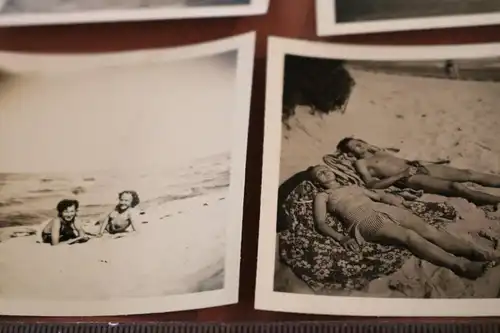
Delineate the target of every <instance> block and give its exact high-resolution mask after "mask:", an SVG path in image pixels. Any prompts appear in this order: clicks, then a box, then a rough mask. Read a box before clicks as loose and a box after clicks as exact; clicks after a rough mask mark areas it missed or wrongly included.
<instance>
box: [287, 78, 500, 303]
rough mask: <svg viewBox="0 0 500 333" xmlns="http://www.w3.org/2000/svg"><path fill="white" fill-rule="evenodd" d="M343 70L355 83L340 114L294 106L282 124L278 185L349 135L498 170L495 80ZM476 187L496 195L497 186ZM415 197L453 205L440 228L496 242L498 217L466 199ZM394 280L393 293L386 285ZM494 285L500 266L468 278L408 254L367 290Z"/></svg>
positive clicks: (454, 290)
mask: <svg viewBox="0 0 500 333" xmlns="http://www.w3.org/2000/svg"><path fill="white" fill-rule="evenodd" d="M350 72H351V74H352V76H353V78H354V80H355V81H356V86H355V88H354V90H353V94H352V96H351V99H350V101H349V104H348V107H347V109H346V112H345V114H339V113H334V114H330V115H326V116H320V115H311V114H310V112H309V109H308V108H305V107H304V108H298V109H297V113H296V115H295V116H294V117H293V118H291V120H290V126H291V128H292V129H291V130H287V129H286V128H285V126H283V140H282V151H281V164H280V182H283V181H284V180H286V179H287V178H289V177H290V176H292V175H294V174H295V173H297V172H299V171H301V170H304V169H305V168H307V167H308V166H310V165H315V164H318V163H321V161H322V157H323V156H324V155H325V154H328V153H332V152H334V151H335V147H336V144H337V143H338V141H339V140H340V139H342V138H344V137H346V136H352V135H353V136H356V137H359V138H362V139H364V140H366V141H368V142H370V143H372V144H375V145H377V146H379V147H396V148H399V149H401V152H400V153H399V154H398V155H399V156H401V157H403V158H408V159H425V160H436V159H441V158H448V159H450V160H451V164H452V165H454V166H456V167H459V168H471V169H474V170H478V171H483V172H491V173H497V174H498V173H500V142H499V140H498V133H499V127H500V112H499V110H498V105H500V83H488V82H469V81H467V82H465V81H448V80H442V79H431V78H419V77H408V76H400V75H389V74H377V73H373V72H364V71H360V70H351V71H350ZM483 190H485V191H488V192H490V193H494V194H497V195H500V189H484V188H483ZM422 199H423V200H427V201H447V202H448V203H449V204H450V205H452V206H453V207H455V209H457V211H458V212H459V214H460V216H461V219H460V220H458V221H457V222H456V223H450V224H449V225H447V227H446V229H447V230H448V231H449V232H453V233H455V234H457V235H459V236H461V237H464V238H466V239H469V240H470V241H473V242H476V243H478V244H481V245H483V246H489V247H491V246H492V243H491V242H489V241H486V240H485V239H482V238H479V237H478V236H477V233H478V232H479V231H481V230H488V231H490V232H491V233H492V235H493V236H495V237H496V238H499V239H500V221H499V220H494V219H489V218H487V216H486V214H485V212H484V211H483V210H481V209H479V208H477V207H476V206H474V205H473V204H470V203H468V202H467V201H466V200H464V199H457V198H454V199H449V198H445V197H441V196H437V195H424V197H423V198H422ZM395 285H398V286H399V287H400V289H399V291H397V292H396V291H394V290H393V289H391V288H389V286H392V288H393V287H394V286H395ZM291 288H292V289H293V288H294V287H293V286H292V287H291ZM298 288H299V289H300V286H299V287H298ZM499 289H500V268H495V269H492V270H490V271H489V272H488V275H486V276H485V277H483V278H482V279H480V280H478V281H476V282H470V281H466V280H464V279H460V278H458V277H457V276H456V275H454V274H453V273H451V272H450V271H448V270H445V269H441V268H439V269H438V268H437V267H436V266H433V265H431V264H428V263H424V264H422V262H421V261H420V260H417V259H416V258H413V259H411V260H410V261H409V262H407V263H406V264H405V266H404V267H403V268H402V269H401V270H400V271H399V272H397V273H395V274H394V275H392V276H390V277H387V278H383V279H380V280H378V281H373V282H372V284H371V285H370V286H369V289H368V290H369V292H370V294H371V295H381V296H393V297H401V296H408V297H497V293H498V291H499ZM402 290H403V291H402Z"/></svg>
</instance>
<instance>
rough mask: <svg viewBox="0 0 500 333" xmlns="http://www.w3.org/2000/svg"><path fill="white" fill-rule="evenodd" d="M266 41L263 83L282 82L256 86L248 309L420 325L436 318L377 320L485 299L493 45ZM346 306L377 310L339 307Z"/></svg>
mask: <svg viewBox="0 0 500 333" xmlns="http://www.w3.org/2000/svg"><path fill="white" fill-rule="evenodd" d="M273 42H274V43H275V45H277V46H275V47H274V48H272V47H271V50H274V53H273V52H272V51H271V52H270V55H269V56H270V57H275V58H276V60H275V62H274V63H273V61H272V60H270V65H269V66H270V68H271V72H273V71H274V73H269V75H273V76H274V77H281V80H282V81H281V82H279V81H278V80H279V79H278V78H276V79H269V78H268V80H271V81H270V83H269V84H270V87H268V96H267V98H268V104H267V105H266V128H268V129H269V131H268V132H266V133H265V144H264V167H263V170H264V173H263V183H262V186H263V187H262V203H261V230H260V236H259V237H260V240H259V251H260V252H259V274H258V278H257V284H258V286H257V302H256V304H257V306H258V307H259V308H263V309H274V310H284V311H286V310H287V309H288V310H291V311H293V312H302V311H304V312H313V313H329V314H353V315H355V314H363V315H395V314H397V313H400V315H431V316H432V315H439V314H440V313H442V312H443V311H444V312H446V309H445V310H443V311H441V312H440V311H436V312H434V313H433V312H432V311H430V310H429V308H426V307H425V306H422V307H420V308H419V309H420V311H415V312H416V313H415V314H411V313H409V312H411V311H409V309H410V308H411V306H413V305H412V304H414V303H411V302H410V301H409V302H410V303H405V304H402V305H401V307H400V308H399V311H398V310H395V311H393V312H390V311H389V310H388V309H389V305H391V307H393V306H392V304H393V303H392V302H393V300H396V299H397V300H401V299H412V300H421V299H441V300H446V299H454V300H459V299H480V300H484V299H490V300H491V301H495V299H496V298H498V297H499V295H500V267H499V266H498V261H499V260H500V248H499V247H498V244H499V240H500V164H499V161H500V144H499V143H498V126H499V125H500V114H499V113H498V110H497V105H498V103H499V102H500V100H499V97H498V96H499V94H500V56H499V55H500V46H498V45H496V46H490V45H487V46H484V47H482V48H481V47H477V49H476V51H477V52H478V53H477V54H474V53H473V52H472V51H471V52H470V53H469V52H467V50H465V47H455V48H450V49H446V48H444V49H442V50H437V49H434V50H433V52H430V51H427V52H426V50H425V49H424V48H411V47H406V48H404V47H400V48H397V47H394V48H390V47H385V48H384V47H381V48H375V47H372V48H370V47H349V46H346V45H332V46H329V45H324V44H321V43H311V42H309V43H306V42H297V41H292V40H283V39H275V40H273ZM304 44H307V45H304ZM271 45H272V44H271ZM302 49H304V50H306V49H309V51H307V52H303V51H299V50H302ZM276 50H278V51H276ZM438 51H441V53H440V52H438ZM481 54H483V56H481ZM419 55H421V57H422V58H423V60H421V61H418V60H415V59H418V56H419ZM368 59H374V60H372V61H370V60H368ZM274 66H276V67H277V68H283V70H282V71H278V70H274ZM268 82H269V81H268ZM270 92H273V93H275V94H276V96H282V99H280V100H279V98H276V97H275V96H271V95H270ZM271 113H274V114H272V115H271ZM271 128H272V129H271ZM271 131H272V132H271ZM275 133H276V134H275ZM279 133H281V134H279ZM266 151H267V153H266ZM271 154H274V155H271ZM271 165H272V166H273V167H271ZM275 165H276V166H275ZM269 168H274V169H269ZM266 172H267V173H266ZM273 206H274V207H273ZM273 234H274V236H273ZM273 237H274V238H273ZM259 289H260V290H261V293H260V294H261V297H259V296H258V295H259ZM293 294H296V295H303V298H287V297H288V296H289V295H293ZM313 295H318V296H313ZM324 296H332V298H333V299H335V300H332V301H328V298H325V297H324ZM340 296H346V297H345V298H342V301H340V300H339V299H338V298H339V297H340ZM273 297H275V299H274V298H273ZM358 297H363V298H364V299H372V298H373V299H375V298H376V299H387V301H386V302H387V303H377V304H378V305H377V306H378V308H377V306H375V308H369V306H368V303H366V302H365V300H364V299H363V300H359V302H363V304H364V306H360V307H359V308H350V307H349V304H350V303H349V301H346V302H347V303H346V304H345V307H344V303H343V302H344V299H349V298H356V299H357V298H358ZM259 299H260V300H259ZM273 300H275V302H273ZM285 300H286V301H285ZM321 300H322V301H321ZM351 301H352V300H351ZM322 302H323V303H322ZM352 302H354V301H352ZM375 303H376V301H374V303H373V304H375ZM290 304H294V305H290ZM296 304H303V305H302V306H299V305H296ZM383 304H388V307H387V308H384V306H383ZM394 304H397V303H394ZM451 304H454V303H451ZM451 304H450V306H451ZM352 305H353V306H354V304H352ZM299 309H300V310H299ZM302 309H303V310H302ZM363 309H364V310H363ZM454 309H455V310H456V311H457V313H460V310H457V309H459V308H454ZM481 309H482V308H481ZM358 310H359V312H358ZM412 310H413V309H412ZM349 311H352V312H349ZM370 311H371V312H370ZM384 311H386V312H384ZM479 311H480V310H479ZM418 313H420V314H418ZM475 313H477V312H475ZM449 314H450V315H453V314H454V312H452V311H451V310H450V312H449ZM465 315H467V312H466V313H465Z"/></svg>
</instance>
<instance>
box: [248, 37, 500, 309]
mask: <svg viewBox="0 0 500 333" xmlns="http://www.w3.org/2000/svg"><path fill="white" fill-rule="evenodd" d="M286 55H297V56H304V57H320V58H331V59H342V60H344V59H345V60H367V61H369V60H375V61H384V60H395V61H405V60H406V61H425V60H438V59H443V60H444V59H446V60H448V59H454V60H460V59H478V58H489V57H498V56H500V43H489V44H475V45H460V46H381V47H380V46H358V45H356V46H351V45H345V44H335V43H321V42H308V41H299V40H293V39H287V38H279V37H270V38H269V41H268V56H267V77H266V105H265V125H264V144H263V146H264V154H263V159H262V160H263V164H262V186H261V188H262V194H261V206H260V227H259V242H258V246H259V248H258V256H257V258H258V261H257V280H256V287H255V288H256V291H255V308H256V309H259V310H270V311H280V312H294V313H310V314H326V315H347V316H385V317H402V316H404V317H410V316H419V317H444V316H453V317H471V316H478V317H480V316H498V315H500V299H480V300H477V299H460V300H455V299H453V300H452V299H402V298H397V299H392V298H391V299H388V298H371V297H342V296H320V295H305V294H293V293H283V292H276V291H274V272H275V254H276V246H277V245H276V212H277V196H278V187H279V166H280V153H281V137H282V134H281V133H282V122H281V121H282V118H281V112H282V95H283V78H284V59H285V56H286Z"/></svg>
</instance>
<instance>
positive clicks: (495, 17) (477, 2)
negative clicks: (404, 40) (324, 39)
mask: <svg viewBox="0 0 500 333" xmlns="http://www.w3.org/2000/svg"><path fill="white" fill-rule="evenodd" d="M316 7H317V18H318V19H317V24H318V26H317V27H318V33H319V34H320V35H336V34H351V33H368V32H379V31H398V30H421V29H432V28H447V27H464V26H477V25H490V24H497V23H500V2H498V1H496V0H418V1H417V0H411V1H398V0H352V1H351V0H316Z"/></svg>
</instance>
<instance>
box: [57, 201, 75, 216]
mask: <svg viewBox="0 0 500 333" xmlns="http://www.w3.org/2000/svg"><path fill="white" fill-rule="evenodd" d="M72 206H75V209H76V210H78V207H80V203H79V202H78V200H72V199H63V200H61V201H59V202H58V203H57V207H56V209H57V216H58V217H61V215H62V213H63V212H64V211H65V210H66V209H68V208H69V207H72Z"/></svg>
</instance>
